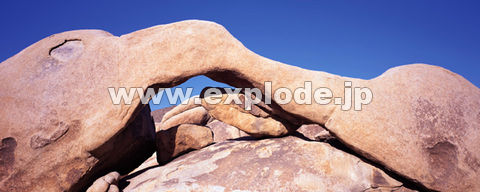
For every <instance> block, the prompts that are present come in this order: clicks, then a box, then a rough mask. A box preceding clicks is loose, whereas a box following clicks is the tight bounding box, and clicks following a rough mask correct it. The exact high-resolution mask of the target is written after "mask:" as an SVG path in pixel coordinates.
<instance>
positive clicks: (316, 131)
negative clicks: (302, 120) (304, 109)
mask: <svg viewBox="0 0 480 192" xmlns="http://www.w3.org/2000/svg"><path fill="white" fill-rule="evenodd" d="M297 132H298V133H300V134H302V136H304V137H306V138H308V139H310V140H312V141H325V140H329V139H334V137H333V136H332V135H330V133H329V132H328V131H327V130H325V128H323V127H322V126H320V125H317V124H305V125H302V126H300V127H299V128H298V129H297Z"/></svg>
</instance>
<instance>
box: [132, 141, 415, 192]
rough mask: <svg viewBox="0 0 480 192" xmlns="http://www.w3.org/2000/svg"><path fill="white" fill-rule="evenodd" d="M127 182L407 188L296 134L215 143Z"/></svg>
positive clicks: (148, 186)
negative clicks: (256, 139) (297, 136)
mask: <svg viewBox="0 0 480 192" xmlns="http://www.w3.org/2000/svg"><path fill="white" fill-rule="evenodd" d="M126 182H128V183H129V184H128V186H127V187H126V188H125V189H124V191H235V190H238V191H364V190H367V191H375V190H374V189H376V190H379V189H383V190H381V191H389V190H390V191H393V190H398V189H404V188H402V187H401V186H402V183H400V182H398V181H396V180H394V179H392V178H391V177H390V176H388V175H387V174H385V173H384V172H383V171H382V170H380V169H377V168H375V167H373V166H371V165H369V164H367V163H365V162H363V161H361V160H360V159H358V158H356V157H355V156H352V155H349V154H347V153H344V152H342V151H339V150H337V149H335V148H333V147H331V146H329V145H328V144H326V143H322V142H307V141H304V140H301V139H298V138H296V137H286V138H278V139H265V140H260V141H226V142H223V143H219V144H214V145H211V146H208V147H206V148H204V149H201V150H198V151H195V152H191V153H189V154H187V155H184V156H182V157H180V158H178V159H176V160H174V161H173V162H171V163H169V164H167V165H165V166H162V167H152V168H150V169H147V170H146V171H145V172H142V173H141V174H139V175H137V176H135V177H133V178H128V179H127V181H126ZM387 189H389V190H387ZM405 190H407V189H405ZM408 191H410V190H408Z"/></svg>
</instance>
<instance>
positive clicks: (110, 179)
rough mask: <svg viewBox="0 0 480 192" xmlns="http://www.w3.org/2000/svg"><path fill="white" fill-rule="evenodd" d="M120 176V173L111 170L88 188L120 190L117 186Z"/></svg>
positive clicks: (108, 191) (97, 191) (98, 191)
mask: <svg viewBox="0 0 480 192" xmlns="http://www.w3.org/2000/svg"><path fill="white" fill-rule="evenodd" d="M119 178H120V174H119V173H117V172H111V173H109V174H107V175H105V176H103V177H100V178H98V179H97V180H95V182H93V184H92V186H90V187H89V188H88V189H87V192H119V191H120V189H119V188H118V186H117V182H118V179H119Z"/></svg>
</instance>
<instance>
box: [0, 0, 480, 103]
mask: <svg viewBox="0 0 480 192" xmlns="http://www.w3.org/2000/svg"><path fill="white" fill-rule="evenodd" d="M479 10H480V3H478V1H418V0H407V1H377V0H373V1H282V3H280V2H279V1H262V2H260V1H236V2H233V1H128V2H127V1H118V0H117V1H91V0H84V1H60V0H59V1H8V2H7V1H4V2H2V4H1V6H0V17H1V18H2V19H1V20H0V25H1V26H2V30H0V60H1V61H4V60H6V59H7V58H9V57H11V56H13V55H14V54H16V53H18V52H20V51H21V50H22V49H24V48H26V47H27V46H29V45H31V44H33V43H35V42H37V41H39V40H41V39H42V38H45V37H47V36H49V35H52V34H55V33H59V32H63V31H67V30H76V29H103V30H106V31H108V32H110V33H112V34H114V35H122V34H126V33H129V32H133V31H136V30H139V29H143V28H147V27H151V26H154V25H159V24H166V23H171V22H176V21H181V20H186V19H201V20H209V21H214V22H217V23H219V24H222V25H223V26H225V27H226V28H227V29H228V30H229V31H230V33H232V34H233V35H234V36H235V37H236V38H237V39H239V40H240V41H241V42H242V43H243V44H244V45H245V46H246V47H247V48H249V49H251V50H252V51H254V52H256V53H258V54H260V55H262V56H265V57H267V58H270V59H273V60H277V61H280V62H283V63H287V64H290V65H296V66H299V67H302V68H306V69H311V70H320V71H326V72H329V73H333V74H338V75H342V76H349V77H357V78H366V79H370V78H374V77H376V76H378V75H380V74H381V73H383V72H384V71H385V70H387V69H389V68H391V67H395V66H399V65H405V64H411V63H427V64H433V65H438V66H441V67H444V68H447V69H449V70H451V71H453V72H455V73H458V74H460V75H462V76H463V77H465V78H466V79H468V80H469V81H470V82H472V83H473V84H474V85H476V86H477V87H479V86H480V75H479V72H480V11H479ZM205 86H226V85H224V84H220V83H217V82H214V81H211V80H209V79H208V78H206V77H195V78H193V79H191V80H189V81H187V82H186V83H184V84H182V85H180V87H193V88H194V93H193V94H194V95H195V94H198V93H199V92H200V90H201V89H202V88H203V87H205ZM166 106H169V104H168V102H166V100H164V101H163V102H162V103H161V104H160V105H156V106H151V108H152V109H158V108H162V107H166Z"/></svg>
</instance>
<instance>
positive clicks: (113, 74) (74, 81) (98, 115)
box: [0, 21, 480, 191]
mask: <svg viewBox="0 0 480 192" xmlns="http://www.w3.org/2000/svg"><path fill="white" fill-rule="evenodd" d="M0 74H2V75H1V76H0V108H2V110H1V111H0V118H1V119H0V129H1V131H0V139H2V147H1V149H0V150H1V153H2V161H3V162H4V163H3V164H0V170H7V171H6V173H2V174H1V175H0V176H1V177H0V189H6V190H16V191H46V190H73V191H75V190H76V189H78V188H77V187H76V186H80V185H83V183H84V182H83V181H81V180H82V178H86V176H87V175H91V174H97V172H103V171H97V169H95V168H94V167H96V166H100V165H102V163H101V162H102V160H101V159H102V158H105V156H106V155H107V154H112V152H113V151H115V150H113V149H111V148H108V149H105V148H104V147H103V146H105V143H108V142H109V141H111V140H115V139H114V138H116V136H118V135H119V133H120V132H122V130H124V129H125V127H126V126H127V125H128V123H129V122H132V121H133V119H134V117H135V116H136V114H138V113H139V111H140V110H141V109H142V108H141V107H139V106H140V98H139V97H138V96H137V97H135V99H134V100H133V101H132V103H131V105H125V104H120V105H113V104H112V99H111V97H110V95H109V92H108V91H107V90H108V88H109V87H115V88H118V87H127V88H129V87H141V88H147V87H149V86H153V87H171V86H175V85H178V84H180V83H182V82H184V81H186V80H187V79H188V78H190V77H193V76H196V75H206V76H208V77H210V78H212V79H214V80H216V81H220V82H224V83H228V84H230V85H232V86H235V87H257V88H260V89H263V88H264V86H265V84H264V82H266V81H270V82H272V90H277V89H278V88H280V87H283V88H287V89H290V90H295V89H296V88H298V87H303V86H304V85H305V84H304V83H305V81H311V82H312V89H313V90H315V89H316V88H319V87H328V88H330V89H331V91H332V92H333V96H334V97H337V96H343V95H344V91H345V89H344V88H345V87H344V85H345V81H351V82H352V87H368V88H370V89H371V90H372V92H373V101H372V102H371V103H370V104H369V105H365V106H363V108H362V110H361V111H354V110H347V111H343V110H341V109H340V106H339V105H335V104H334V102H333V101H332V102H330V103H329V104H328V105H317V104H312V105H302V104H297V103H295V102H290V103H288V104H284V105H277V104H276V102H278V101H275V100H274V104H272V106H271V109H272V111H271V113H272V114H273V115H275V116H278V117H281V118H282V119H285V120H287V121H288V122H292V121H294V120H295V119H298V120H300V121H303V120H305V121H308V122H311V123H317V124H320V125H324V126H325V127H326V129H328V130H329V131H330V132H331V133H332V134H333V135H335V136H336V137H337V138H339V139H340V140H341V141H342V142H344V143H345V144H346V145H347V146H349V147H350V148H352V149H353V150H355V151H356V152H358V153H359V154H361V155H362V156H364V157H367V158H369V159H371V160H373V161H375V162H378V163H380V164H382V165H384V166H386V167H387V168H388V169H391V170H394V171H395V172H397V173H399V174H400V175H402V176H404V177H406V178H408V179H411V180H413V181H416V182H419V183H421V184H422V185H424V186H425V187H427V188H429V189H433V190H440V191H472V190H476V189H479V188H480V183H479V182H478V181H479V180H480V148H478V146H480V90H479V89H478V88H477V87H475V86H474V85H472V84H471V83H470V82H468V81H467V80H465V79H464V78H462V77H461V76H459V75H457V74H455V73H452V72H450V71H448V70H446V69H443V68H440V67H435V66H430V65H423V64H416V65H407V66H401V67H396V68H393V69H390V70H388V71H387V72H385V73H384V74H382V75H380V76H379V77H377V78H375V79H371V80H361V79H352V78H346V77H340V76H337V75H332V74H328V73H325V72H319V71H310V70H304V69H301V68H298V67H294V66H289V65H285V64H282V63H280V62H276V61H272V60H269V59H267V58H264V57H261V56H259V55H257V54H255V53H253V52H251V51H250V50H248V49H246V48H245V47H244V46H243V45H242V44H241V43H240V42H239V41H238V40H236V39H235V38H234V37H233V36H232V35H231V34H229V33H228V31H226V30H225V29H224V28H223V27H222V26H220V25H217V24H215V23H211V22H203V21H184V22H178V23H173V24H168V25H161V26H156V27H152V28H148V29H144V30H140V31H136V32H133V33H130V34H127V35H123V36H121V37H115V36H112V35H111V34H109V33H107V32H104V31H99V30H81V31H69V32H64V33H60V34H56V35H53V36H50V37H48V38H45V39H43V40H41V41H39V42H37V43H35V44H33V45H31V46H29V47H28V48H26V49H24V50H23V51H21V52H20V53H18V54H17V55H15V56H13V57H11V58H9V59H8V60H6V61H4V62H2V63H1V64H0ZM264 93H265V92H264ZM32 95H34V96H35V97H32ZM220 114H223V113H220ZM223 115H225V116H226V117H227V119H228V118H229V117H228V116H227V115H228V114H223ZM217 116H219V117H220V116H221V115H217ZM292 117H295V118H292ZM293 124H298V123H293ZM266 127H270V126H266ZM270 128H272V127H270ZM257 131H258V130H257ZM285 133H286V132H282V131H278V130H277V129H273V130H271V131H262V130H260V131H258V134H259V136H260V135H261V134H263V136H278V135H279V134H285ZM122 142H123V140H122ZM123 143H125V142H123ZM117 151H118V150H117ZM3 154H5V155H3ZM4 157H5V158H4ZM459 181H461V182H459ZM20 183H21V184H20Z"/></svg>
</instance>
